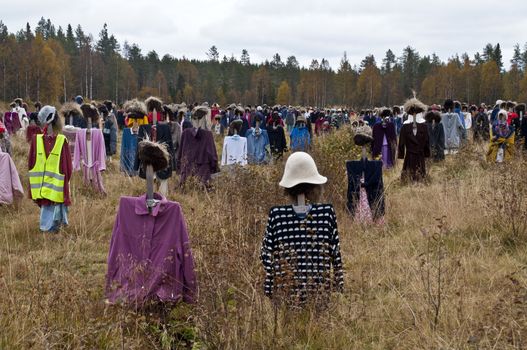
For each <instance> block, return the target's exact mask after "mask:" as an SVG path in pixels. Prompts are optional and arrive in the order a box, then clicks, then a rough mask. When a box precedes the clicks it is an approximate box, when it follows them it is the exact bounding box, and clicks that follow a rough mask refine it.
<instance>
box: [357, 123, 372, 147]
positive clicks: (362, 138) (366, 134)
mask: <svg viewBox="0 0 527 350" xmlns="http://www.w3.org/2000/svg"><path fill="white" fill-rule="evenodd" d="M372 134H373V133H372V130H371V128H370V127H369V126H368V125H366V124H365V125H363V126H359V127H357V128H355V136H354V137H353V141H354V142H355V144H356V145H357V146H365V145H367V144H369V143H371V142H373V137H372Z"/></svg>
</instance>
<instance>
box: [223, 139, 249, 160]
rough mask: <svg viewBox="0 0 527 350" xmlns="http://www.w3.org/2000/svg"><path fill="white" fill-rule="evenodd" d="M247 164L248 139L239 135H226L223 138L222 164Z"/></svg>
mask: <svg viewBox="0 0 527 350" xmlns="http://www.w3.org/2000/svg"><path fill="white" fill-rule="evenodd" d="M231 164H239V165H247V139H246V138H245V137H240V136H239V135H234V136H226V137H225V139H224V140H223V153H222V155H221V165H231Z"/></svg>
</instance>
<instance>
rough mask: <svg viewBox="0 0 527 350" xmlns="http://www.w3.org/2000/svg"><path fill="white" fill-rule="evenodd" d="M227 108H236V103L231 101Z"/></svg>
mask: <svg viewBox="0 0 527 350" xmlns="http://www.w3.org/2000/svg"><path fill="white" fill-rule="evenodd" d="M227 109H232V110H235V109H236V105H235V104H234V103H231V104H230V105H229V106H228V107H227Z"/></svg>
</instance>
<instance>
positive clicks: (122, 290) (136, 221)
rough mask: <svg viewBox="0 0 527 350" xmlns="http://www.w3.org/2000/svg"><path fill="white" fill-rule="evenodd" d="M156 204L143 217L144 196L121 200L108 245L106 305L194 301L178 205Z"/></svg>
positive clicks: (191, 265) (186, 240) (190, 265)
mask: <svg viewBox="0 0 527 350" xmlns="http://www.w3.org/2000/svg"><path fill="white" fill-rule="evenodd" d="M155 198H156V199H159V200H160V202H159V203H158V204H157V206H156V207H154V208H153V209H152V213H151V214H149V213H148V209H147V207H146V195H143V196H141V197H121V200H120V203H119V212H118V213H117V216H116V218H115V224H114V227H113V232H112V239H111V242H110V252H109V254H108V273H107V275H106V297H107V298H108V301H109V302H110V303H116V302H121V301H122V302H125V303H134V304H138V305H141V304H143V303H145V302H146V301H148V300H159V301H169V302H176V301H181V300H182V301H185V302H187V303H192V302H194V300H195V299H194V297H195V293H196V288H197V283H196V276H195V274H194V261H193V258H192V251H191V249H190V244H189V238H188V234H187V227H186V223H185V218H184V216H183V212H182V210H181V206H180V205H179V203H176V202H172V201H168V200H167V199H166V198H165V197H162V196H161V195H159V194H157V193H156V194H155Z"/></svg>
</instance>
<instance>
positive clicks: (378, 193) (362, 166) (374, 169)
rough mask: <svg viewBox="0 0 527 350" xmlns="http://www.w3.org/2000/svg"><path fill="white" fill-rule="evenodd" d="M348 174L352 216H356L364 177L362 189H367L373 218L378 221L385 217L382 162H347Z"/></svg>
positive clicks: (349, 201)
mask: <svg viewBox="0 0 527 350" xmlns="http://www.w3.org/2000/svg"><path fill="white" fill-rule="evenodd" d="M346 169H347V172H348V202H347V207H348V210H349V211H350V212H351V214H352V215H354V214H355V211H356V208H357V205H359V201H360V189H361V181H360V180H361V178H362V177H363V176H364V184H363V185H362V187H364V188H365V189H366V193H367V196H368V204H369V205H370V209H371V211H372V217H373V219H374V220H377V219H379V218H381V217H382V216H384V211H385V204H384V182H383V179H382V161H380V160H367V159H364V160H352V161H347V162H346Z"/></svg>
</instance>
